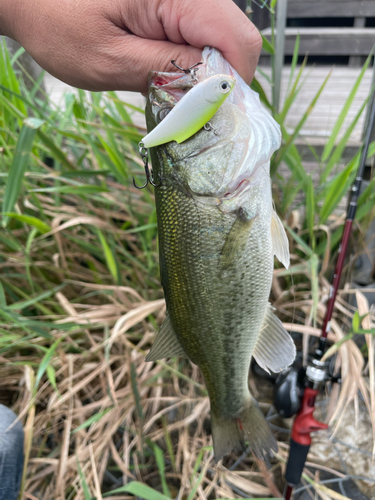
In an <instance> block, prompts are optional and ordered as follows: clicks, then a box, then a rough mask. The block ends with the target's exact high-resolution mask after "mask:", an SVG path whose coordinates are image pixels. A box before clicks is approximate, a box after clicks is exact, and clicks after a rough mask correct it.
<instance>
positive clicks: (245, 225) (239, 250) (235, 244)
mask: <svg viewBox="0 0 375 500" xmlns="http://www.w3.org/2000/svg"><path fill="white" fill-rule="evenodd" d="M255 219H256V216H255V217H253V218H252V219H249V218H248V217H247V216H246V214H244V213H243V211H242V209H240V210H239V212H238V214H237V217H236V220H235V221H234V222H233V226H232V227H231V230H230V231H229V234H228V236H227V239H226V241H225V243H224V247H223V250H222V253H221V258H220V268H221V270H222V271H225V269H227V268H228V267H229V266H230V265H231V264H233V263H234V261H235V260H236V259H237V258H239V257H241V255H242V254H243V252H244V251H245V248H246V245H247V242H248V240H249V234H250V230H251V227H252V225H253V224H254V221H255Z"/></svg>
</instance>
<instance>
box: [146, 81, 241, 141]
mask: <svg viewBox="0 0 375 500" xmlns="http://www.w3.org/2000/svg"><path fill="white" fill-rule="evenodd" d="M235 84H236V80H235V79H234V78H233V77H232V76H229V75H215V76H211V77H210V78H207V79H206V80H204V81H202V82H200V83H198V84H197V85H195V86H194V87H193V88H192V89H191V90H190V91H189V92H187V94H185V95H184V96H183V97H182V99H181V100H180V101H179V102H178V103H177V104H176V105H175V106H174V108H173V109H172V110H171V111H170V112H169V113H168V114H167V115H166V117H165V118H164V119H163V120H162V121H161V122H160V123H159V124H158V125H157V126H156V127H155V128H154V129H153V130H152V131H151V132H150V133H149V134H147V135H146V136H145V137H144V138H143V139H142V141H141V144H142V145H143V147H145V148H151V147H153V146H160V145H161V144H165V143H167V142H170V141H176V142H178V143H181V142H183V141H186V139H189V137H191V136H192V135H194V134H195V133H196V132H198V130H200V129H201V128H202V127H203V126H204V125H205V124H206V123H207V122H208V121H209V120H210V119H211V118H212V117H213V116H214V114H215V113H216V112H217V111H218V109H219V108H220V106H221V105H222V104H223V103H224V101H225V100H226V98H227V97H228V96H229V94H230V93H231V91H232V90H233V88H234V86H235Z"/></svg>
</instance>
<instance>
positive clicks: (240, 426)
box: [211, 399, 277, 462]
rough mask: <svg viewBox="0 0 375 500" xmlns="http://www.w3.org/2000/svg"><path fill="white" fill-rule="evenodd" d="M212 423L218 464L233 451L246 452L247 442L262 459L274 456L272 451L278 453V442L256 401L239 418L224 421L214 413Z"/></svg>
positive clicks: (252, 401)
mask: <svg viewBox="0 0 375 500" xmlns="http://www.w3.org/2000/svg"><path fill="white" fill-rule="evenodd" d="M211 421H212V439H213V443H214V453H215V461H216V462H218V461H219V460H220V459H221V458H222V457H223V456H224V455H226V454H227V453H230V452H231V451H233V450H238V449H240V450H241V449H242V450H246V444H245V442H248V444H249V445H250V448H251V449H252V451H253V453H254V454H255V456H256V457H257V458H260V459H264V458H265V457H267V456H272V455H273V454H272V451H277V441H276V439H275V437H274V436H273V434H272V432H271V429H270V428H269V427H268V424H267V421H266V419H265V418H264V416H263V413H262V412H261V411H260V409H259V407H258V404H257V402H256V401H255V400H254V399H252V400H251V402H250V403H249V404H248V405H247V407H246V408H245V409H244V410H243V411H242V412H241V414H240V415H239V417H237V418H233V419H223V418H221V417H218V416H216V415H214V412H212V413H211Z"/></svg>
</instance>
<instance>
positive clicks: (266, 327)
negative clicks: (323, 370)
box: [253, 304, 296, 373]
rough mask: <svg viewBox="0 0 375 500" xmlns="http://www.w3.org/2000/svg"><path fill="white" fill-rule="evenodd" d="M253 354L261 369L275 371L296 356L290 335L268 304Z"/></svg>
mask: <svg viewBox="0 0 375 500" xmlns="http://www.w3.org/2000/svg"><path fill="white" fill-rule="evenodd" d="M253 356H254V358H255V361H256V362H257V363H258V365H259V366H260V367H261V368H263V370H265V371H267V372H269V371H270V370H271V371H273V372H275V373H277V372H280V371H281V370H283V369H284V368H286V367H287V366H289V365H291V364H292V363H293V361H294V358H295V357H296V347H295V345H294V342H293V339H292V337H291V336H290V335H289V333H288V332H287V331H286V330H285V328H284V327H283V324H282V323H281V321H280V320H279V318H278V317H277V316H276V315H275V314H274V313H273V312H272V307H271V304H268V306H267V310H266V314H265V317H264V321H263V325H262V329H261V332H260V335H259V337H258V340H257V343H256V344H255V348H254V351H253Z"/></svg>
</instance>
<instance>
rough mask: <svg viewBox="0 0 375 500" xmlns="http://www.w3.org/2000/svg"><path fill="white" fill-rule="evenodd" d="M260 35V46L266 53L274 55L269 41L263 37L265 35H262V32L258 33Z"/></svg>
mask: <svg viewBox="0 0 375 500" xmlns="http://www.w3.org/2000/svg"><path fill="white" fill-rule="evenodd" d="M260 36H261V37H262V42H263V45H262V48H263V50H264V51H265V52H267V53H268V54H271V56H274V55H275V49H274V48H273V47H272V45H271V43H270V42H269V41H268V40H267V38H265V36H264V35H263V33H260Z"/></svg>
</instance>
